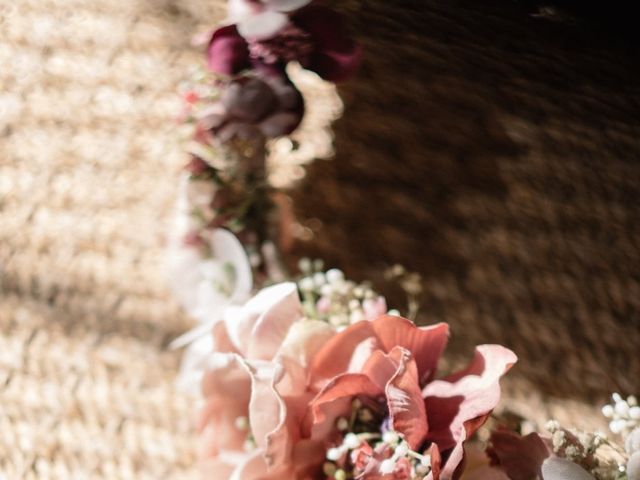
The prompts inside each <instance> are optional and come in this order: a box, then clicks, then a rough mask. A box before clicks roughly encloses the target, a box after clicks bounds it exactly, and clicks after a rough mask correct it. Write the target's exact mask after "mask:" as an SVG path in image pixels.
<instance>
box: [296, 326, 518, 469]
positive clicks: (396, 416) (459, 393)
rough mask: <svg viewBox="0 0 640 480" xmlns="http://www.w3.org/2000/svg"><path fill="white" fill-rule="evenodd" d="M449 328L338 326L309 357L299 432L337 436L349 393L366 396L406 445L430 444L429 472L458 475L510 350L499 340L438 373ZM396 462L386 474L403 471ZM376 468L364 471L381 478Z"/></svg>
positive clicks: (494, 397) (511, 359)
mask: <svg viewBox="0 0 640 480" xmlns="http://www.w3.org/2000/svg"><path fill="white" fill-rule="evenodd" d="M448 334H449V328H448V326H447V325H446V324H438V325H434V326H431V327H416V326H415V325H414V324H413V323H412V322H410V321H409V320H406V319H403V318H400V317H394V316H382V317H380V318H378V319H376V320H374V321H372V322H369V321H363V322H359V323H356V324H354V325H352V326H350V327H348V328H346V329H345V330H344V331H342V332H340V333H338V334H337V335H336V336H334V337H333V338H332V339H331V340H329V342H327V343H326V345H324V347H323V348H322V349H321V350H320V351H319V352H318V353H317V355H315V358H314V360H313V362H312V364H311V368H310V376H309V388H310V390H311V391H313V392H317V393H316V395H315V397H314V398H313V400H312V401H311V403H310V406H309V412H308V414H307V427H306V429H305V431H304V433H303V438H305V437H306V438H310V439H316V440H318V441H324V442H334V443H335V441H336V440H337V439H338V438H339V437H340V435H341V434H340V432H338V431H336V428H335V424H336V421H337V419H339V418H340V417H344V416H348V415H349V414H350V411H351V405H352V402H353V400H354V399H359V400H361V401H362V402H371V404H372V405H379V406H380V407H379V408H378V410H377V411H378V414H379V415H380V423H381V424H383V423H388V424H389V426H390V427H391V428H392V430H394V431H395V432H397V433H398V434H400V435H401V437H402V438H403V439H404V440H405V441H406V442H407V444H408V446H409V447H410V448H411V449H412V450H414V451H417V452H423V451H426V450H428V451H429V453H430V455H431V468H432V473H431V474H430V478H433V479H435V480H437V479H442V480H449V479H452V478H457V476H459V474H460V469H461V468H462V460H463V455H464V450H463V445H464V443H465V441H466V440H467V439H468V438H469V437H470V436H471V435H472V434H473V432H475V431H476V430H477V429H478V428H479V427H480V426H481V425H482V424H483V423H484V421H485V420H486V418H487V417H488V415H489V414H490V413H491V411H492V410H493V408H494V407H495V406H496V404H497V403H498V400H499V398H500V386H499V379H500V377H501V376H502V375H503V374H504V373H505V372H506V371H507V370H509V368H510V367H511V366H512V365H513V364H514V363H515V362H516V356H515V355H514V354H513V352H511V351H510V350H508V349H506V348H503V347H501V346H497V345H482V346H479V347H477V349H476V355H475V358H474V360H473V361H472V362H471V364H470V365H469V366H468V367H467V368H466V369H465V370H463V371H461V372H459V373H456V374H453V375H450V376H448V377H445V378H442V379H439V380H436V379H435V373H436V368H437V364H438V360H439V358H440V356H441V354H442V352H443V350H444V348H445V345H446V343H447V339H448ZM372 458H374V460H376V459H375V456H374V457H372ZM359 460H360V461H362V455H361V456H359ZM401 467H402V464H401V462H400V463H399V464H398V469H397V470H396V471H395V472H394V474H395V476H389V477H386V476H385V477H384V478H390V479H391V478H394V479H400V478H403V476H402V475H403V473H402V472H403V469H402V468H401ZM366 470H367V468H366V467H365V471H366ZM374 473H375V472H372V475H371V476H369V475H366V476H365V478H383V476H382V475H381V474H375V475H374Z"/></svg>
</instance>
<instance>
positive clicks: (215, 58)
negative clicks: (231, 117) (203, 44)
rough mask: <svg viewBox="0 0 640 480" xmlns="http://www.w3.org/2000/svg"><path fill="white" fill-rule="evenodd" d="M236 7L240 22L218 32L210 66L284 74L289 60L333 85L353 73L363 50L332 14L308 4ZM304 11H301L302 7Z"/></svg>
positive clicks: (229, 72) (227, 72)
mask: <svg viewBox="0 0 640 480" xmlns="http://www.w3.org/2000/svg"><path fill="white" fill-rule="evenodd" d="M246 3H247V5H245V6H244V7H237V8H235V10H236V11H238V12H242V13H238V14H236V15H235V16H236V17H238V18H237V23H235V24H231V25H226V26H224V27H222V28H219V29H218V30H216V31H215V32H214V33H213V35H212V36H211V41H210V42H209V48H208V59H209V68H210V69H211V70H212V71H214V72H216V73H220V74H223V75H235V74H238V73H240V72H241V71H243V70H246V69H251V68H255V69H257V70H259V71H263V72H268V73H270V74H272V75H273V74H278V73H279V74H280V75H282V74H283V72H284V67H285V65H286V64H287V63H288V62H290V61H297V62H299V63H300V64H301V65H302V66H303V67H304V68H307V69H309V70H312V71H314V72H316V73H317V74H318V75H320V77H322V78H324V79H325V80H328V81H332V82H339V81H343V80H346V79H347V78H349V77H350V76H352V75H353V74H354V73H355V70H356V69H357V67H358V65H359V63H360V58H361V53H362V52H361V49H360V47H359V46H358V44H357V43H355V42H354V41H353V40H352V39H351V38H350V37H349V36H348V35H347V32H346V29H345V27H344V25H343V23H342V18H341V17H340V15H338V14H337V13H336V12H334V11H333V10H331V9H329V8H326V7H322V6H318V5H307V6H304V5H305V4H307V3H309V2H305V1H296V2H294V1H287V2H285V1H275V0H274V1H268V2H257V1H253V2H246ZM300 7H303V8H300Z"/></svg>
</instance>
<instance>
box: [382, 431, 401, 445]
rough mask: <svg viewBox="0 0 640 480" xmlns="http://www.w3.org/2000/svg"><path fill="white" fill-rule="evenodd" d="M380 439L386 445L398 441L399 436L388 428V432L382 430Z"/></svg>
mask: <svg viewBox="0 0 640 480" xmlns="http://www.w3.org/2000/svg"><path fill="white" fill-rule="evenodd" d="M382 441H383V442H384V443H386V444H387V445H395V444H396V443H398V442H399V441H400V437H399V436H398V434H397V433H396V432H392V431H391V430H389V431H388V432H384V434H383V435H382Z"/></svg>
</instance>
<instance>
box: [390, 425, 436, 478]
mask: <svg viewBox="0 0 640 480" xmlns="http://www.w3.org/2000/svg"><path fill="white" fill-rule="evenodd" d="M382 442H383V443H386V444H387V445H389V446H390V447H391V448H392V449H393V455H392V456H391V457H390V458H387V459H386V460H384V461H382V462H381V463H380V467H379V470H380V473H381V474H383V475H389V474H391V473H393V472H395V471H396V469H397V467H398V461H399V460H400V459H407V460H409V464H410V465H411V472H410V477H409V478H410V480H423V479H424V478H426V477H427V475H429V473H430V472H431V457H430V456H429V455H423V454H420V453H418V452H415V451H413V450H411V449H410V448H409V445H408V444H407V442H405V441H404V440H403V439H402V437H401V436H400V435H398V434H397V433H396V432H393V431H389V432H385V433H384V435H383V436H382Z"/></svg>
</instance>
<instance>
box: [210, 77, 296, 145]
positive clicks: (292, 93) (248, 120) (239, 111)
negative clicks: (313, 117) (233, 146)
mask: <svg viewBox="0 0 640 480" xmlns="http://www.w3.org/2000/svg"><path fill="white" fill-rule="evenodd" d="M303 112H304V105H303V100H302V96H301V95H300V92H298V90H297V89H296V88H295V87H294V86H293V85H292V84H291V83H290V82H288V81H287V80H286V79H285V78H282V77H268V78H267V77H259V76H255V75H247V76H242V77H238V78H235V79H234V80H232V81H231V82H230V83H228V84H227V85H225V87H224V89H223V92H222V95H221V96H220V100H219V101H218V102H216V103H214V104H213V105H211V106H209V107H207V108H206V109H205V110H203V111H202V112H200V114H199V126H200V127H202V128H203V129H205V130H209V131H212V132H213V133H214V134H215V136H216V137H217V138H218V139H219V140H220V141H221V142H227V141H229V140H231V139H232V138H236V137H237V138H243V139H251V138H255V137H256V136H259V135H264V136H265V137H277V136H280V135H285V134H287V133H291V132H292V131H293V130H294V129H295V128H296V127H297V126H298V125H299V124H300V121H301V120H302V115H303Z"/></svg>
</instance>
